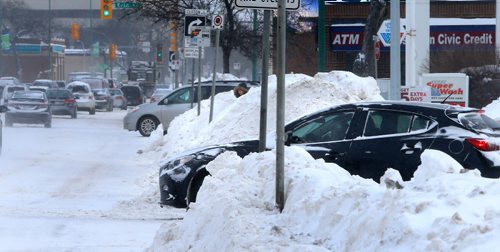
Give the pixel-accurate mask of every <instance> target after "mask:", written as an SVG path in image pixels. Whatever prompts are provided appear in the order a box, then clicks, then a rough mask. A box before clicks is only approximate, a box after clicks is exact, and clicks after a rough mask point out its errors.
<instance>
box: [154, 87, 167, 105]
mask: <svg viewBox="0 0 500 252" xmlns="http://www.w3.org/2000/svg"><path fill="white" fill-rule="evenodd" d="M170 93H172V89H167V88H156V89H155V91H154V92H153V94H152V95H151V97H150V98H149V102H150V103H153V102H155V101H158V100H160V99H161V98H163V97H165V96H166V95H168V94H170Z"/></svg>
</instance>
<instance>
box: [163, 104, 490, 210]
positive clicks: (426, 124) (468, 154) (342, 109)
mask: <svg viewBox="0 0 500 252" xmlns="http://www.w3.org/2000/svg"><path fill="white" fill-rule="evenodd" d="M285 133H286V137H287V139H286V142H285V144H286V145H297V146H300V147H302V148H304V149H305V150H307V151H308V152H309V153H310V154H311V155H312V156H313V157H314V158H317V159H319V158H322V159H324V160H325V161H326V162H333V163H336V164H338V165H339V166H341V167H343V168H344V169H346V170H347V171H349V172H350V173H351V174H353V175H360V176H362V177H364V178H369V179H373V180H375V181H377V182H378V181H379V180H380V177H381V176H382V175H383V174H384V173H385V171H386V170H387V169H388V168H393V169H396V170H398V171H399V173H400V174H401V176H402V178H403V179H404V180H410V179H411V178H412V176H413V173H414V172H415V170H416V169H417V167H418V165H420V163H421V161H420V155H421V154H422V152H423V151H424V150H426V149H434V150H439V151H442V152H444V153H447V154H448V155H450V156H451V157H453V158H454V159H455V160H457V161H458V162H459V163H460V164H461V165H462V166H463V167H464V168H465V169H478V170H479V171H480V172H481V175H482V176H483V177H488V178H499V177H500V164H499V163H498V161H497V162H496V163H495V160H490V159H489V158H488V157H491V155H500V146H499V145H498V143H499V142H500V124H499V123H498V122H496V121H495V120H493V119H491V118H489V117H488V116H486V115H484V114H483V113H482V111H481V110H478V109H474V108H463V107H457V106H451V105H446V104H433V103H413V102H412V103H410V102H391V101H386V102H371V103H355V104H345V105H340V106H335V107H332V108H329V109H326V110H323V111H319V112H316V113H314V114H310V115H307V116H304V117H302V118H300V119H298V120H296V121H294V122H292V123H290V124H288V125H286V127H285ZM257 147H258V141H257V140H255V141H244V142H237V143H231V144H224V145H220V146H210V147H206V148H202V149H198V150H194V151H191V152H187V153H184V154H183V155H180V156H179V157H176V158H173V159H171V160H169V161H167V162H166V163H165V164H164V165H162V167H161V168H160V177H159V182H160V183H159V184H160V194H161V199H160V204H161V205H170V206H175V207H185V206H186V205H187V204H188V203H189V202H194V201H195V200H196V195H197V192H198V190H199V188H200V186H201V184H202V182H203V179H204V177H205V176H207V175H210V174H209V172H208V171H207V170H206V169H205V166H206V165H207V164H208V163H209V162H210V161H212V160H213V159H215V158H216V157H217V156H218V155H219V154H220V153H222V152H224V151H235V152H237V154H238V155H239V156H240V157H243V156H245V155H248V154H249V153H251V152H256V151H257ZM499 159H500V158H499Z"/></svg>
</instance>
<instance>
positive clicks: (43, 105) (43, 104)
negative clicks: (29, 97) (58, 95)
mask: <svg viewBox="0 0 500 252" xmlns="http://www.w3.org/2000/svg"><path fill="white" fill-rule="evenodd" d="M38 107H39V108H48V107H49V103H42V104H40V105H38Z"/></svg>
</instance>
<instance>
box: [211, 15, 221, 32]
mask: <svg viewBox="0 0 500 252" xmlns="http://www.w3.org/2000/svg"><path fill="white" fill-rule="evenodd" d="M223 25H224V18H223V17H222V16H221V15H215V16H214V18H213V19H212V29H214V30H222V27H223Z"/></svg>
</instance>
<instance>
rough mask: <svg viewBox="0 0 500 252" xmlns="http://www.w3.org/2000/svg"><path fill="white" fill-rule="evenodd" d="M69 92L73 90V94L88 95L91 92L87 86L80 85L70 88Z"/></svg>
mask: <svg viewBox="0 0 500 252" xmlns="http://www.w3.org/2000/svg"><path fill="white" fill-rule="evenodd" d="M69 90H71V92H73V93H88V92H89V90H88V89H87V87H86V86H80V85H75V86H71V87H69Z"/></svg>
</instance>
